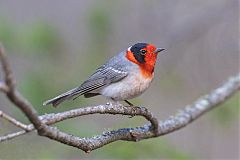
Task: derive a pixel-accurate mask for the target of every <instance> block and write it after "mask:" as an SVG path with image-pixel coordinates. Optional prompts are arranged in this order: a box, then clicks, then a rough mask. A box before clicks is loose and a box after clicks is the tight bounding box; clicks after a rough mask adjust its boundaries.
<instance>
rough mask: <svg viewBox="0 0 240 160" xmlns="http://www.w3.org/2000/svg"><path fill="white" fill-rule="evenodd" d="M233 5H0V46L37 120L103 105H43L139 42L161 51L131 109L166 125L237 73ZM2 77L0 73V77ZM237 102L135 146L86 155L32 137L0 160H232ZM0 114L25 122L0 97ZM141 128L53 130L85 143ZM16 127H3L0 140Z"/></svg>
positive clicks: (105, 123)
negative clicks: (102, 135) (151, 79)
mask: <svg viewBox="0 0 240 160" xmlns="http://www.w3.org/2000/svg"><path fill="white" fill-rule="evenodd" d="M238 30H239V1H238V0H209V1H207V0H182V1H178V0H130V1H127V0H122V1H110V0H102V1H98V0H89V1H77V0H69V1H64V0H58V1H48V0H41V1H32V0H22V1H14V0H0V41H1V42H2V43H3V44H4V45H5V48H6V50H7V55H8V58H9V60H10V62H11V64H12V65H13V70H14V73H15V76H16V78H17V81H18V88H19V90H20V91H21V92H22V93H23V94H24V96H26V97H27V98H28V99H29V101H30V102H32V103H33V105H34V106H35V107H36V109H37V110H38V111H39V113H40V114H44V113H50V112H60V111H64V110H68V109H72V108H77V107H81V106H87V105H94V104H104V103H106V102H107V101H106V100H105V98H104V97H100V96H99V97H96V98H92V99H84V98H82V97H80V98H79V99H77V100H75V101H72V102H71V101H70V102H66V103H63V104H62V105H61V106H60V107H59V108H57V109H55V108H52V107H50V106H47V107H43V106H42V102H43V101H45V100H47V99H49V98H52V97H54V96H56V95H58V94H59V93H61V92H64V91H66V90H68V89H71V88H73V87H76V86H78V85H79V84H80V83H81V82H82V81H83V80H85V79H86V78H87V77H88V76H89V75H90V74H91V73H92V72H93V71H94V69H96V68H97V67H98V66H99V65H101V64H102V63H104V62H105V61H106V60H107V59H109V58H110V57H111V56H114V55H115V54H117V53H119V52H120V51H122V50H124V49H126V48H127V47H129V46H130V45H133V44H134V43H136V42H150V43H153V44H155V45H156V46H159V47H163V48H166V51H165V52H162V54H161V55H160V56H159V57H158V64H157V66H156V70H155V80H154V82H153V83H152V85H151V87H150V88H149V89H148V90H147V92H146V93H144V94H143V95H142V96H140V97H138V98H136V99H134V100H133V101H132V102H133V103H134V104H137V105H140V106H145V107H148V108H149V109H150V110H151V111H152V112H153V113H154V114H155V115H156V116H157V117H158V118H159V119H165V118H168V117H169V116H170V115H173V114H175V113H176V112H177V111H178V110H180V109H181V108H183V107H184V106H185V105H187V104H191V103H192V102H193V101H195V100H196V99H197V98H198V97H200V96H202V95H204V94H206V93H209V92H210V91H211V90H212V89H214V88H216V87H218V86H219V85H221V84H222V83H223V82H224V81H226V80H227V78H228V77H229V76H232V75H235V74H236V73H238V72H239V48H238V44H239V31H238ZM0 78H2V75H1V74H0ZM238 98H239V94H238V95H237V96H234V97H233V98H231V99H230V100H229V101H228V102H227V103H224V104H223V106H222V107H219V108H218V109H215V110H213V111H211V112H210V113H208V114H206V115H204V116H203V117H201V118H200V119H198V120H197V121H195V122H193V123H192V124H191V125H189V126H187V127H186V128H184V129H182V130H180V131H177V132H174V133H172V134H169V135H166V136H163V137H159V138H155V139H150V140H144V141H141V142H138V143H133V142H120V141H119V142H115V143H112V144H110V145H107V146H105V147H103V148H101V149H98V150H96V151H93V152H92V153H90V154H85V153H83V152H82V151H80V150H77V149H75V148H72V147H69V146H66V145H63V144H60V143H58V142H54V141H51V140H49V139H47V138H43V137H38V136H36V133H29V134H27V135H25V136H22V137H18V138H16V139H14V140H11V141H7V142H4V143H1V144H0V159H81V158H84V159H161V158H162V159H227V160H230V159H239V152H238V150H239V101H238ZM0 109H1V110H3V111H4V112H7V113H9V114H10V115H13V116H14V117H16V118H17V119H19V120H21V121H23V122H26V123H27V122H28V121H27V120H26V118H25V117H24V116H23V115H22V113H21V112H20V111H19V110H17V109H16V108H15V107H14V106H13V105H12V104H10V103H9V102H8V101H7V100H6V98H5V96H4V95H3V94H1V95H0ZM144 123H146V122H145V121H144V119H143V118H139V117H134V118H131V119H129V118H127V117H125V116H111V115H90V116H85V117H80V118H76V119H73V120H68V121H65V122H62V123H59V124H57V126H58V127H59V128H60V129H61V130H64V131H67V132H69V133H71V134H74V135H79V136H92V135H96V134H100V133H101V132H103V131H106V130H112V129H117V128H120V127H133V126H138V125H143V124H144ZM17 130H18V129H17V128H15V127H14V126H12V125H10V124H9V123H7V122H6V121H3V120H2V119H0V135H3V134H6V133H9V132H11V131H17Z"/></svg>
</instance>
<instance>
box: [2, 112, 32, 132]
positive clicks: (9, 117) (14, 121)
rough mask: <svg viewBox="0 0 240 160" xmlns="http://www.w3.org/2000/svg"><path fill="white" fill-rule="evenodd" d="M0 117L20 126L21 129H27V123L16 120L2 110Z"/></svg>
mask: <svg viewBox="0 0 240 160" xmlns="http://www.w3.org/2000/svg"><path fill="white" fill-rule="evenodd" d="M0 117H2V118H3V119H5V120H7V121H8V122H10V123H12V124H13V125H15V126H17V127H19V128H22V129H23V130H26V131H28V127H27V125H25V124H23V123H22V122H20V121H18V120H16V119H15V118H13V117H11V116H9V115H8V114H6V113H4V112H3V111H1V110H0Z"/></svg>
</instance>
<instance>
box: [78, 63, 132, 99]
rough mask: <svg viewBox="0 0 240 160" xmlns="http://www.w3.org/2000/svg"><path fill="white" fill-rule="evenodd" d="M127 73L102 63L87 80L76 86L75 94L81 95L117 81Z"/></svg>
mask: <svg viewBox="0 0 240 160" xmlns="http://www.w3.org/2000/svg"><path fill="white" fill-rule="evenodd" d="M127 75H128V72H127V71H123V70H120V69H116V68H115V67H113V66H108V67H106V66H105V65H103V66H102V67H100V68H98V69H97V70H96V72H95V73H94V74H92V75H91V76H90V77H89V78H88V80H86V81H85V82H83V84H82V85H81V86H79V87H78V88H76V90H75V94H80V95H83V94H85V93H89V92H92V91H94V90H96V89H99V88H101V87H104V86H107V85H109V84H111V83H115V82H118V81H120V80H122V79H123V78H125V77H126V76H127Z"/></svg>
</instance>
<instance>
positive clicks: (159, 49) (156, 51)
mask: <svg viewBox="0 0 240 160" xmlns="http://www.w3.org/2000/svg"><path fill="white" fill-rule="evenodd" d="M164 50H165V49H164V48H157V49H156V50H155V53H159V52H162V51H164Z"/></svg>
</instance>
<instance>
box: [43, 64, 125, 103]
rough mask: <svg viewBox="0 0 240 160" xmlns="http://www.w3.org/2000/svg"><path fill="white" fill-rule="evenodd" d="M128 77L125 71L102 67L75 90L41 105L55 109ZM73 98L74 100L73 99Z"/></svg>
mask: <svg viewBox="0 0 240 160" xmlns="http://www.w3.org/2000/svg"><path fill="white" fill-rule="evenodd" d="M127 75H128V73H127V72H126V71H123V70H119V69H116V68H114V67H106V66H105V65H103V66H102V67H100V68H98V69H97V70H96V72H95V73H94V74H92V75H91V76H90V77H89V79H88V80H86V81H85V82H83V84H82V85H81V86H79V87H77V88H74V89H72V90H70V91H68V92H65V93H63V94H61V95H59V96H57V97H55V98H53V99H50V100H48V101H46V102H44V103H43V105H47V104H52V105H53V106H54V107H56V106H57V105H58V104H60V103H61V102H63V101H64V100H67V99H71V98H74V97H75V98H76V96H77V97H78V96H80V95H84V94H87V93H89V92H92V91H94V90H97V89H99V88H101V87H104V86H107V85H109V84H111V83H114V82H117V81H120V80H121V79H123V78H125V77H126V76H127ZM75 98H74V99H75Z"/></svg>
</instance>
